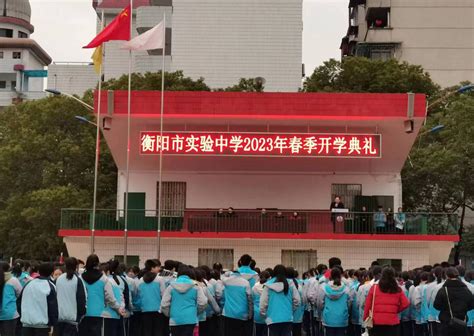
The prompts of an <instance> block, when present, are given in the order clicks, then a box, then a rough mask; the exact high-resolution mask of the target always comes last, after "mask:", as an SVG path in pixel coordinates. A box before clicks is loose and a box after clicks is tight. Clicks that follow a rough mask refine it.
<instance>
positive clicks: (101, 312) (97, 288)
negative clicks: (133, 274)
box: [79, 254, 125, 336]
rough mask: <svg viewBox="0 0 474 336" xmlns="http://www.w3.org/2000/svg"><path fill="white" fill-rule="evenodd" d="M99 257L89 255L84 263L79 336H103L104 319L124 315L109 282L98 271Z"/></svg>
mask: <svg viewBox="0 0 474 336" xmlns="http://www.w3.org/2000/svg"><path fill="white" fill-rule="evenodd" d="M99 266H100V262H99V257H98V256H97V255H95V254H91V255H90V256H89V257H88V258H87V261H86V267H85V269H86V270H85V271H84V273H83V274H82V280H83V281H84V285H85V287H86V290H87V309H86V316H85V317H84V319H83V321H82V322H81V324H80V325H79V335H80V336H103V335H104V334H103V332H104V323H105V322H104V317H111V316H112V315H113V316H114V317H116V318H117V319H118V318H119V317H118V316H119V315H125V310H124V309H123V307H122V306H121V301H119V300H117V298H116V296H115V291H114V289H113V287H112V283H111V281H109V279H108V278H107V277H106V276H105V275H104V274H103V273H102V271H101V270H100V269H99Z"/></svg>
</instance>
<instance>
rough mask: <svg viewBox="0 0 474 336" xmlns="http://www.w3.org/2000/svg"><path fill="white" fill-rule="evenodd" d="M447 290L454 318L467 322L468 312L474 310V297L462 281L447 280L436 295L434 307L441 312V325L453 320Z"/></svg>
mask: <svg viewBox="0 0 474 336" xmlns="http://www.w3.org/2000/svg"><path fill="white" fill-rule="evenodd" d="M446 289H447V290H448V294H449V302H450V303H451V309H452V311H453V316H454V317H457V318H458V319H461V320H465V319H466V314H467V312H468V311H469V310H471V309H474V296H473V295H472V293H471V291H470V290H469V289H468V288H467V286H466V285H465V284H464V283H463V282H462V281H461V280H446V282H445V283H444V285H443V287H442V288H441V289H440V290H439V292H438V294H437V295H436V298H435V301H434V307H435V308H436V309H437V310H439V311H440V314H439V320H440V321H441V323H448V322H449V320H450V319H451V314H450V312H449V305H448V299H447V296H446Z"/></svg>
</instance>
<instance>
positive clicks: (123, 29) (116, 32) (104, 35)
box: [84, 5, 131, 48]
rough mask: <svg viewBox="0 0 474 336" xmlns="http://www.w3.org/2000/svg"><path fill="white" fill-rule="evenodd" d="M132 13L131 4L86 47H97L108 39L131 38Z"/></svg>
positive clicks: (126, 39)
mask: <svg viewBox="0 0 474 336" xmlns="http://www.w3.org/2000/svg"><path fill="white" fill-rule="evenodd" d="M130 13H131V10H130V5H129V6H127V7H126V8H125V9H124V10H123V11H121V12H120V14H119V15H117V17H116V18H115V19H114V20H113V21H112V22H111V23H110V24H109V25H108V26H107V27H105V28H104V29H103V30H102V31H101V32H100V33H99V35H97V36H96V37H95V38H94V39H93V40H92V41H91V42H90V43H89V44H88V45H86V46H85V47H84V48H96V47H98V46H100V45H101V44H102V43H104V42H107V41H120V40H122V41H123V40H125V41H128V40H130V21H131V15H130Z"/></svg>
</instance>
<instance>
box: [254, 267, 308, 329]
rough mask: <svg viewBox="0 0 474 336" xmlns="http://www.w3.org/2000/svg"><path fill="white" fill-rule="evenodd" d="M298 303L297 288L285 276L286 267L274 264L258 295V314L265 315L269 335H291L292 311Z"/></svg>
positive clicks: (299, 300)
mask: <svg viewBox="0 0 474 336" xmlns="http://www.w3.org/2000/svg"><path fill="white" fill-rule="evenodd" d="M300 303H301V299H300V294H299V293H298V290H297V289H296V287H295V285H294V284H293V283H292V282H290V281H289V280H288V279H287V277H286V267H285V266H283V265H276V266H275V268H274V269H273V278H272V279H271V280H269V281H267V283H266V284H265V286H264V288H263V292H262V296H261V297H260V314H261V315H262V316H265V322H266V324H267V325H268V329H269V335H270V336H291V333H292V328H293V312H294V311H295V310H296V309H297V308H298V306H299V305H300Z"/></svg>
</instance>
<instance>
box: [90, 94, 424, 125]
mask: <svg viewBox="0 0 474 336" xmlns="http://www.w3.org/2000/svg"><path fill="white" fill-rule="evenodd" d="M96 99H97V95H96ZM127 99H128V94H127V91H115V92H114V114H117V115H123V114H127V106H128V105H127ZM107 104H108V102H107V92H105V91H104V92H102V103H101V105H102V109H103V111H106V110H107ZM425 104H426V100H425V96H424V95H422V94H418V95H416V96H415V106H414V117H419V118H420V117H421V118H423V117H424V116H425V107H426V105H425ZM160 105H161V92H160V91H133V92H132V105H131V113H132V115H134V116H137V117H147V118H155V117H159V114H160ZM96 107H97V102H96ZM407 107H408V95H407V94H361V93H246V92H203V91H197V92H196V91H194V92H189V91H173V92H171V91H170V92H165V106H164V114H165V115H166V118H193V117H199V118H201V119H202V118H212V119H215V118H225V119H228V118H230V119H235V118H238V119H262V118H264V119H295V118H296V119H323V120H367V119H386V118H406V117H407Z"/></svg>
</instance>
